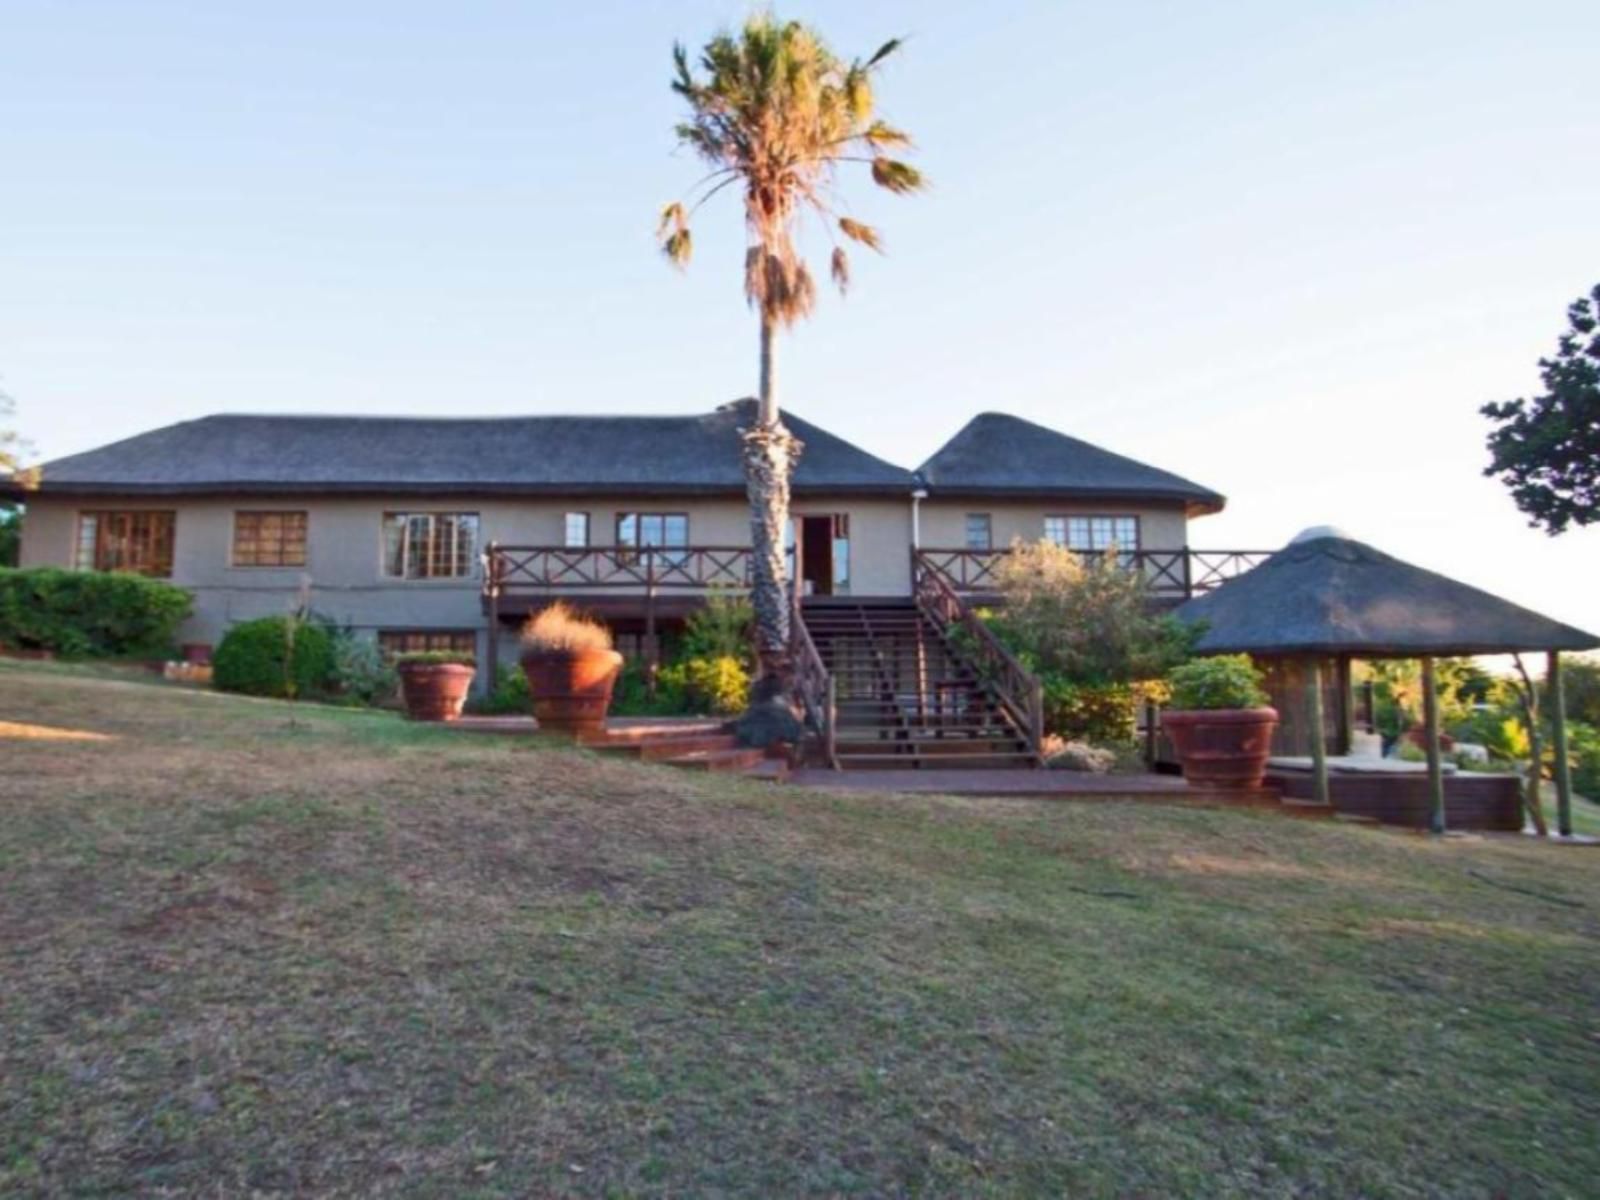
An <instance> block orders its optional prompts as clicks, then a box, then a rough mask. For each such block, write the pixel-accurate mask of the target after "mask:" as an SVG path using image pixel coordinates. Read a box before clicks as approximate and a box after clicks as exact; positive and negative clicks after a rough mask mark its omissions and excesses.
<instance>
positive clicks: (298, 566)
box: [228, 508, 311, 571]
mask: <svg viewBox="0 0 1600 1200" xmlns="http://www.w3.org/2000/svg"><path fill="white" fill-rule="evenodd" d="M240 517H256V518H260V517H278V518H279V519H280V520H281V519H282V518H284V517H299V518H300V560H299V561H298V562H281V561H280V562H240V561H239V518H240ZM255 541H256V544H257V547H258V549H257V553H258V554H259V552H260V551H259V546H260V543H261V538H260V535H259V533H258V534H257V535H256V538H255ZM278 542H279V549H280V552H281V550H282V548H283V547H284V546H285V545H287V543H286V542H285V541H284V539H283V537H282V535H280V536H279V539H278ZM310 561H311V513H310V510H308V509H304V508H236V509H234V510H233V535H232V537H231V538H230V539H229V543H228V567H229V569H231V570H235V571H301V570H304V569H305V567H306V565H307V563H309V562H310Z"/></svg>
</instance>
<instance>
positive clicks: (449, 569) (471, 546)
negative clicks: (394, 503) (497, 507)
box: [383, 512, 478, 579]
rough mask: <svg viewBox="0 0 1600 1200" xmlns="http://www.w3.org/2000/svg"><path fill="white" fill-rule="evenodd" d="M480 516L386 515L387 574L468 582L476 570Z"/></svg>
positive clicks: (446, 513) (384, 563)
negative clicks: (465, 580)
mask: <svg viewBox="0 0 1600 1200" xmlns="http://www.w3.org/2000/svg"><path fill="white" fill-rule="evenodd" d="M477 558H478V514H477V513H449V512H439V513H384V515H383V573H384V574H385V575H388V576H391V577H393V578H396V579H465V578H469V577H470V576H471V575H472V574H473V573H474V571H475V569H476V563H477Z"/></svg>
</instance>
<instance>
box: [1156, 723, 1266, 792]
mask: <svg viewBox="0 0 1600 1200" xmlns="http://www.w3.org/2000/svg"><path fill="white" fill-rule="evenodd" d="M1277 726H1278V710H1277V709H1275V708H1216V709H1187V710H1185V709H1173V710H1171V711H1168V712H1164V713H1162V714H1161V727H1162V728H1163V729H1165V730H1166V731H1167V737H1169V738H1171V739H1172V748H1173V749H1174V750H1176V751H1177V753H1178V761H1179V762H1180V763H1182V764H1183V777H1184V779H1186V780H1187V781H1188V782H1189V783H1192V784H1194V785H1195V786H1196V787H1228V788H1258V787H1260V786H1261V777H1262V776H1263V775H1265V774H1266V770H1267V759H1268V758H1269V757H1270V756H1271V754H1272V731H1273V730H1274V729H1276V728H1277Z"/></svg>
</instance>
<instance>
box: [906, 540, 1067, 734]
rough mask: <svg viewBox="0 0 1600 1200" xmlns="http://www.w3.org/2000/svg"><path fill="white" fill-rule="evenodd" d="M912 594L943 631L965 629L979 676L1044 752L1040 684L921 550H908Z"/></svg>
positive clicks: (1041, 688) (924, 611)
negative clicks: (910, 552)
mask: <svg viewBox="0 0 1600 1200" xmlns="http://www.w3.org/2000/svg"><path fill="white" fill-rule="evenodd" d="M911 571H912V593H913V595H914V596H915V598H916V601H917V607H918V608H920V609H921V610H922V612H923V613H924V615H926V616H927V618H928V619H929V620H930V621H932V622H933V623H934V625H935V626H936V627H937V628H939V629H941V630H949V629H951V628H952V627H956V626H959V627H960V628H961V629H963V630H965V631H966V633H967V635H968V637H969V638H970V641H969V642H968V645H969V647H970V649H971V652H972V656H973V658H974V659H975V660H976V662H975V664H974V665H975V666H976V667H977V668H978V674H979V677H980V678H982V679H983V680H984V681H985V682H986V683H988V684H989V686H990V687H992V688H993V689H994V691H995V695H996V697H997V698H998V699H999V701H1000V704H1001V705H1002V707H1004V708H1005V709H1006V711H1007V712H1008V713H1010V715H1011V717H1012V719H1013V720H1014V721H1016V723H1017V725H1018V727H1019V728H1020V729H1021V730H1022V733H1023V736H1024V737H1025V738H1026V739H1027V742H1028V746H1029V748H1030V749H1031V750H1032V751H1033V752H1034V754H1036V755H1038V756H1039V757H1040V758H1041V760H1042V759H1043V757H1044V684H1043V683H1042V682H1040V680H1039V677H1038V676H1036V675H1035V674H1033V672H1032V671H1029V670H1028V669H1027V668H1026V667H1024V666H1023V665H1022V664H1021V663H1020V662H1018V661H1017V659H1016V656H1015V655H1013V654H1012V653H1011V651H1009V650H1007V649H1006V648H1005V646H1003V645H1002V644H1001V643H1000V639H999V638H997V637H996V636H995V635H994V631H993V630H992V629H990V628H989V627H988V626H987V625H985V624H984V623H983V622H982V621H981V620H980V619H979V618H978V614H977V613H975V612H973V611H972V609H970V608H969V607H967V603H966V601H965V600H963V599H962V598H961V594H960V593H959V592H957V591H956V590H955V588H954V587H952V586H951V585H950V582H949V580H948V579H946V578H945V576H944V575H943V574H942V573H941V572H940V571H939V569H938V568H937V567H935V566H933V565H932V564H931V563H929V562H927V561H926V560H925V559H924V557H923V554H922V552H921V551H920V550H917V551H913V552H912V555H911Z"/></svg>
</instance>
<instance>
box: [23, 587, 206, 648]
mask: <svg viewBox="0 0 1600 1200" xmlns="http://www.w3.org/2000/svg"><path fill="white" fill-rule="evenodd" d="M191 603H192V601H191V598H190V596H189V593H188V592H186V591H184V590H183V589H182V588H179V587H174V586H173V585H172V584H170V583H163V582H162V581H161V580H159V579H146V578H145V577H144V576H142V575H131V574H128V573H126V572H120V571H117V572H111V571H65V570H62V569H60V568H59V567H29V568H28V569H26V570H12V569H0V642H4V643H7V644H9V645H14V646H19V647H22V648H24V649H34V650H51V651H54V652H55V653H57V654H59V655H62V656H63V657H66V658H79V657H85V656H94V657H111V656H122V657H130V658H169V657H172V652H173V641H174V639H175V638H176V636H177V632H178V626H179V625H180V624H182V622H183V620H184V618H185V617H187V616H188V615H189V609H190V605H191Z"/></svg>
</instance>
